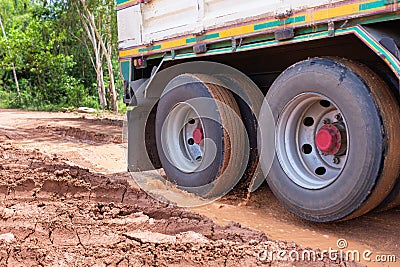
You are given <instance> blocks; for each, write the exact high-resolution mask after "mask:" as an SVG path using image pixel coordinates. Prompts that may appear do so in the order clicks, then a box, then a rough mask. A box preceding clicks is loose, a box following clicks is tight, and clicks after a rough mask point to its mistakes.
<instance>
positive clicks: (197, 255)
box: [0, 143, 359, 266]
mask: <svg viewBox="0 0 400 267" xmlns="http://www.w3.org/2000/svg"><path fill="white" fill-rule="evenodd" d="M266 248H268V249H269V250H279V249H287V250H297V251H302V250H303V248H301V247H299V246H297V245H296V244H294V243H287V242H276V241H271V240H269V239H268V237H267V236H266V235H265V234H264V233H262V232H257V231H253V230H249V229H246V228H242V227H241V226H240V225H239V224H235V223H232V224H230V225H228V226H218V225H216V224H214V223H213V222H212V221H211V220H210V219H208V218H207V217H204V216H201V215H197V214H195V213H192V212H189V211H188V210H186V209H183V208H177V207H174V206H171V205H168V204H164V203H160V202H158V201H156V200H154V199H153V198H151V197H150V196H148V195H147V194H146V193H145V192H143V191H140V190H137V189H135V188H133V187H131V186H130V185H129V183H128V181H127V179H126V178H125V177H124V175H110V176H106V175H101V174H96V173H91V172H89V171H88V170H86V169H82V168H79V167H76V166H70V165H68V164H67V163H66V161H65V159H63V158H60V157H58V156H48V155H44V154H41V153H40V152H39V151H38V150H22V149H18V148H16V147H14V146H13V145H12V144H10V143H0V265H2V266H3V265H5V266H18V265H23V266H43V265H68V266H69V265H79V266H88V265H112V266H143V265H144V266H167V265H168V266H171V265H173V266H257V265H266V266H285V265H287V266H292V265H293V263H290V262H289V263H288V264H286V263H285V264H283V263H282V262H279V261H273V262H270V261H266V262H260V261H259V260H258V253H259V252H260V251H263V250H264V249H266ZM296 266H359V265H357V264H355V263H343V262H342V263H340V261H337V262H332V261H329V260H328V259H327V258H325V259H324V260H323V261H320V262H317V263H312V262H303V263H296Z"/></svg>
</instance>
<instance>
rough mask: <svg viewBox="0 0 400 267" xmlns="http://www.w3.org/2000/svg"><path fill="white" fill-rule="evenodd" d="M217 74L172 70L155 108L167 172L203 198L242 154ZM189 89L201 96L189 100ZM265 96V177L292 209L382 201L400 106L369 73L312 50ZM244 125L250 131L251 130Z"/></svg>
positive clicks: (325, 209)
mask: <svg viewBox="0 0 400 267" xmlns="http://www.w3.org/2000/svg"><path fill="white" fill-rule="evenodd" d="M218 84H219V82H218V81H217V80H215V79H214V78H213V77H211V76H205V75H197V74H196V75H193V74H183V75H181V76H178V77H177V78H175V79H174V80H172V81H171V82H170V84H169V86H167V88H166V90H165V91H164V94H163V96H162V97H161V99H160V102H159V104H158V109H157V117H156V141H157V149H158V153H159V156H160V160H161V163H162V166H163V168H164V170H165V172H166V174H167V176H168V179H169V180H170V181H171V182H173V183H175V184H177V185H178V186H181V187H184V188H185V190H187V191H189V192H193V193H196V194H197V195H200V196H203V197H212V198H216V197H218V196H222V195H223V194H225V193H227V192H228V191H229V190H230V189H232V187H233V186H234V185H235V184H236V183H237V182H238V181H239V180H240V178H241V177H242V176H243V174H244V173H245V170H246V166H248V165H249V154H250V152H249V151H248V147H249V143H248V139H247V138H246V132H245V129H244V126H243V123H242V122H241V113H242V114H244V113H243V108H242V107H239V105H238V104H237V102H236V101H235V97H234V95H233V94H232V93H231V92H230V91H229V90H227V89H226V88H224V87H223V86H221V85H218ZM168 87H171V88H173V90H169V89H168ZM171 88H170V89H171ZM198 98H202V99H207V100H206V101H205V102H204V101H200V102H196V101H193V99H198ZM265 100H266V101H265V102H264V103H265V105H269V108H270V109H271V110H272V113H273V116H274V119H275V121H276V127H275V128H274V127H273V126H272V125H271V128H270V130H274V129H276V133H275V139H276V147H275V158H274V160H273V164H272V168H271V169H270V170H269V168H268V170H269V173H268V177H267V181H268V184H269V186H270V188H271V190H272V191H273V193H274V194H275V196H276V197H277V198H278V199H279V201H280V202H282V203H283V204H284V206H286V207H287V208H288V209H289V210H290V211H291V212H293V213H295V214H296V215H298V216H300V217H302V218H304V219H307V220H311V221H316V222H329V221H338V220H346V219H351V218H354V217H357V216H360V215H362V214H365V213H367V212H369V211H371V210H373V209H375V208H376V207H378V206H379V205H380V204H381V203H384V204H382V205H384V206H388V205H391V204H390V203H391V202H392V201H391V200H389V201H388V196H389V194H390V193H391V191H392V190H393V188H394V187H395V184H396V182H397V180H398V176H399V173H400V162H399V160H398V159H399V158H400V149H399V148H400V124H399V121H400V110H399V106H398V103H397V101H396V99H395V97H394V96H393V94H392V93H391V91H390V89H389V88H388V86H387V85H386V84H385V82H383V81H382V80H381V79H380V78H379V77H378V76H377V75H376V74H375V73H373V72H372V71H371V70H370V69H368V68H367V67H366V66H364V65H361V64H358V63H355V62H352V61H348V60H345V59H339V58H313V59H309V60H305V61H303V62H300V63H297V64H295V65H293V66H292V67H290V68H288V69H287V70H286V71H284V72H283V73H282V74H281V75H280V76H279V77H278V78H277V79H276V81H275V82H274V84H273V85H272V86H271V88H270V89H269V91H268V93H267V96H266V99H265ZM204 103H206V104H204ZM261 110H265V109H263V108H261ZM210 111H215V112H211V113H210ZM247 124H248V123H247ZM238 125H240V126H241V127H239V126H238ZM246 128H247V130H248V131H249V132H248V134H249V135H250V138H252V137H254V135H255V134H256V133H255V130H254V129H253V130H249V127H246ZM271 149H272V148H271ZM259 151H262V150H260V149H259ZM250 158H255V157H250ZM265 174H267V173H265ZM392 194H393V193H392ZM385 199H386V202H388V203H385ZM392 199H393V198H392Z"/></svg>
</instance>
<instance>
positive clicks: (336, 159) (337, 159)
mask: <svg viewBox="0 0 400 267" xmlns="http://www.w3.org/2000/svg"><path fill="white" fill-rule="evenodd" d="M332 162H333V164H339V163H340V159H339V158H338V157H334V158H333V160H332Z"/></svg>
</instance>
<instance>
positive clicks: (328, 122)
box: [322, 119, 331, 124]
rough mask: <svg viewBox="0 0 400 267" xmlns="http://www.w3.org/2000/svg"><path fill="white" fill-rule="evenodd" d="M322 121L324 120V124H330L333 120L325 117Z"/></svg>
mask: <svg viewBox="0 0 400 267" xmlns="http://www.w3.org/2000/svg"><path fill="white" fill-rule="evenodd" d="M322 122H323V124H330V123H331V120H330V119H324V120H323V121H322Z"/></svg>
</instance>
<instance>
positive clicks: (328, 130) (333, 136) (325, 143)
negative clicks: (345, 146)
mask: <svg viewBox="0 0 400 267" xmlns="http://www.w3.org/2000/svg"><path fill="white" fill-rule="evenodd" d="M341 141H342V138H341V135H340V131H339V129H338V128H337V127H336V126H335V125H333V124H326V125H324V126H323V127H322V128H321V129H320V130H319V131H318V132H317V135H316V136H315V144H316V146H317V147H318V149H319V150H320V151H321V152H322V153H323V154H326V155H335V154H336V153H338V152H339V150H340V147H341Z"/></svg>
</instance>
